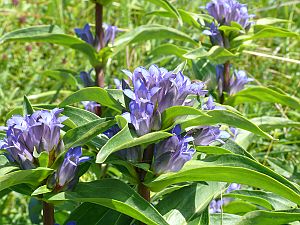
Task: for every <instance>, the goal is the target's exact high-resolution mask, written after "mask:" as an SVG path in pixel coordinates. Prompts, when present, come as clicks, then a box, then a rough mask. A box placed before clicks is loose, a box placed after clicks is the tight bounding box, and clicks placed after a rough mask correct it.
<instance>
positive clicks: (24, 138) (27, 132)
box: [0, 108, 67, 169]
mask: <svg viewBox="0 0 300 225" xmlns="http://www.w3.org/2000/svg"><path fill="white" fill-rule="evenodd" d="M62 111H63V110H62V109H58V108H56V109H53V110H51V111H47V110H40V111H36V112H34V113H33V114H32V115H26V116H25V117H22V116H20V115H16V116H13V117H12V118H10V119H9V120H8V121H7V127H6V128H5V130H6V138H4V140H2V141H0V149H5V150H6V152H5V155H6V157H7V159H8V160H9V161H10V162H13V163H17V164H18V165H19V166H20V167H21V168H22V169H32V168H35V167H36V166H38V164H37V160H36V159H35V158H34V156H33V152H34V151H35V150H36V151H37V153H41V152H42V151H46V152H48V153H49V155H50V153H51V154H52V157H53V155H54V156H57V155H58V154H59V153H60V152H61V150H62V149H63V142H62V140H61V138H60V129H61V128H62V127H63V125H62V122H63V121H64V120H66V119H67V117H65V116H62V117H59V114H60V113H61V112H62Z"/></svg>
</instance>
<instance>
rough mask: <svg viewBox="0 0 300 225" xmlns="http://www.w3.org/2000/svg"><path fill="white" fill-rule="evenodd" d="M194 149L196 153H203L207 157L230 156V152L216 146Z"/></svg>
mask: <svg viewBox="0 0 300 225" xmlns="http://www.w3.org/2000/svg"><path fill="white" fill-rule="evenodd" d="M195 149H196V150H197V151H198V152H203V153H205V154H208V155H215V154H231V153H232V152H231V151H230V150H227V149H225V148H221V147H218V146H195Z"/></svg>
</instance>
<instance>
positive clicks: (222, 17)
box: [206, 0, 253, 30]
mask: <svg viewBox="0 0 300 225" xmlns="http://www.w3.org/2000/svg"><path fill="white" fill-rule="evenodd" d="M206 10H207V11H208V13H209V14H210V15H211V16H212V17H214V18H215V19H216V21H217V22H218V23H219V24H220V25H227V26H230V25H231V22H236V23H238V24H240V25H241V26H242V27H243V28H244V29H246V30H248V29H249V28H250V26H251V22H249V19H250V18H251V17H253V15H249V14H248V9H247V5H245V4H240V3H239V2H238V1H236V0H212V1H211V2H209V3H208V4H207V5H206Z"/></svg>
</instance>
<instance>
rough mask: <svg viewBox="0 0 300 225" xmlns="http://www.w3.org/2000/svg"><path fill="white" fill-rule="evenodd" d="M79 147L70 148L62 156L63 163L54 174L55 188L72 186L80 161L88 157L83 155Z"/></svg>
mask: <svg viewBox="0 0 300 225" xmlns="http://www.w3.org/2000/svg"><path fill="white" fill-rule="evenodd" d="M81 155H82V150H81V147H75V148H70V149H69V150H68V151H67V153H66V155H65V158H64V161H63V163H62V164H61V166H60V167H59V168H58V170H57V172H56V174H55V176H54V177H55V180H56V184H57V186H56V189H57V190H61V189H63V188H67V189H69V188H72V187H73V185H74V184H75V183H76V182H77V177H76V175H77V171H78V166H79V164H80V163H83V162H86V161H88V160H89V159H90V157H87V156H83V157H81Z"/></svg>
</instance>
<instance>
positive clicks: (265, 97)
mask: <svg viewBox="0 0 300 225" xmlns="http://www.w3.org/2000/svg"><path fill="white" fill-rule="evenodd" d="M245 102H250V103H252V102H271V103H279V104H282V105H285V106H289V107H291V108H294V109H297V110H300V101H299V99H297V98H294V97H292V96H289V95H287V94H286V93H284V92H279V91H276V90H273V89H270V88H267V87H263V86H255V87H249V88H246V89H244V90H241V91H240V92H238V93H237V94H235V95H233V96H231V97H229V98H228V99H227V101H226V102H225V104H227V105H233V106H235V105H239V104H242V103H245Z"/></svg>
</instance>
